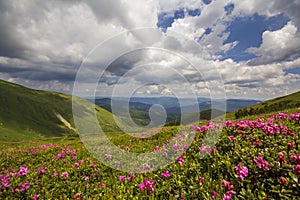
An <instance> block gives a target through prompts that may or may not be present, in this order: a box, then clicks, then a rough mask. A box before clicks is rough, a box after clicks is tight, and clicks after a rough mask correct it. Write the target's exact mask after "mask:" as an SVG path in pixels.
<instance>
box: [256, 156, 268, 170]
mask: <svg viewBox="0 0 300 200" xmlns="http://www.w3.org/2000/svg"><path fill="white" fill-rule="evenodd" d="M254 162H255V163H256V164H257V165H258V167H259V168H260V169H262V170H268V169H269V166H270V164H269V163H268V161H265V160H263V158H262V157H261V156H258V157H257V159H254Z"/></svg>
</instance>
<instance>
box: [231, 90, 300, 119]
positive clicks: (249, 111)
mask: <svg viewBox="0 0 300 200" xmlns="http://www.w3.org/2000/svg"><path fill="white" fill-rule="evenodd" d="M298 108H300V91H299V92H296V93H293V94H290V95H286V96H282V97H278V98H275V99H271V100H268V101H265V102H262V103H259V104H256V105H253V106H250V107H247V108H243V109H240V110H237V111H235V112H233V113H230V114H229V116H232V117H233V116H235V118H241V117H246V116H252V115H261V114H268V113H272V112H277V111H286V110H292V111H293V110H297V109H298Z"/></svg>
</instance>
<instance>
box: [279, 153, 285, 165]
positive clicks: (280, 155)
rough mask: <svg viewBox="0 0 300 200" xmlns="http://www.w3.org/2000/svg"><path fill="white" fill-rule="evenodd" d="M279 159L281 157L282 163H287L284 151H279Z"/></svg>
mask: <svg viewBox="0 0 300 200" xmlns="http://www.w3.org/2000/svg"><path fill="white" fill-rule="evenodd" d="M278 159H279V162H280V163H282V162H284V163H286V160H285V158H284V154H283V153H282V152H280V153H278Z"/></svg>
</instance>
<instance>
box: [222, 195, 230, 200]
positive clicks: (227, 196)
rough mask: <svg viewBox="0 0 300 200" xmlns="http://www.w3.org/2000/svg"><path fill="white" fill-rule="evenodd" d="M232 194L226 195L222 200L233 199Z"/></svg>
mask: <svg viewBox="0 0 300 200" xmlns="http://www.w3.org/2000/svg"><path fill="white" fill-rule="evenodd" d="M231 198H232V197H231V195H224V196H223V198H222V200H231Z"/></svg>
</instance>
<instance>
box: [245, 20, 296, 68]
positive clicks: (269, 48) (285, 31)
mask: <svg viewBox="0 0 300 200" xmlns="http://www.w3.org/2000/svg"><path fill="white" fill-rule="evenodd" d="M262 38H263V41H262V44H261V45H260V47H258V48H255V47H251V48H248V49H247V51H248V52H250V53H253V54H255V55H257V56H258V58H254V59H252V60H251V61H250V62H249V64H250V65H258V64H267V63H271V62H278V61H282V60H285V59H288V58H291V57H299V56H300V45H299V44H300V35H299V33H298V32H297V27H296V26H295V25H293V24H292V23H291V22H289V23H288V24H287V25H285V26H284V27H283V28H282V29H280V30H277V31H273V32H272V31H265V32H264V33H263V35H262Z"/></svg>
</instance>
